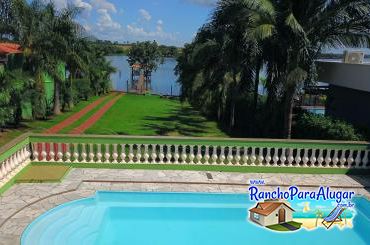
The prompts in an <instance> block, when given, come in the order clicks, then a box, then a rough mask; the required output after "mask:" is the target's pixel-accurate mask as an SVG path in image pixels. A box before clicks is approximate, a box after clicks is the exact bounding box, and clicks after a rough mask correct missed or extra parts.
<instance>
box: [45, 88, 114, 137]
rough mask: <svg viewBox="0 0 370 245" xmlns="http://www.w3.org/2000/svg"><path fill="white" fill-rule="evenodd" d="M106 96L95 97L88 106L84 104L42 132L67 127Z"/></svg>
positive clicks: (50, 132)
mask: <svg viewBox="0 0 370 245" xmlns="http://www.w3.org/2000/svg"><path fill="white" fill-rule="evenodd" d="M108 96H110V95H108ZM106 98H107V96H104V97H101V98H99V99H97V100H96V101H94V102H93V103H91V104H89V105H88V106H86V107H85V108H83V109H82V110H81V111H79V112H77V113H75V114H73V115H72V116H70V117H68V118H67V119H65V120H64V121H62V122H60V123H58V124H57V125H54V126H53V127H51V128H49V129H47V130H45V132H44V133H46V134H56V133H58V132H59V131H61V130H62V129H63V128H65V127H68V126H69V125H71V124H72V123H74V122H76V121H77V120H79V119H80V118H81V117H83V116H84V115H85V114H86V113H88V112H89V111H91V110H92V109H94V108H95V107H97V106H98V105H99V104H101V103H102V102H103V101H104V100H105V99H106Z"/></svg>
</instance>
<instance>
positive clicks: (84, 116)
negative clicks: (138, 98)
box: [59, 94, 113, 134]
mask: <svg viewBox="0 0 370 245" xmlns="http://www.w3.org/2000/svg"><path fill="white" fill-rule="evenodd" d="M112 97H113V94H112V95H109V96H107V98H105V99H104V101H103V102H102V103H101V104H99V105H98V106H96V107H95V108H94V109H92V110H91V111H89V112H88V113H86V114H85V115H83V116H82V117H81V118H80V119H78V120H77V121H76V122H74V123H72V124H71V125H69V126H67V127H65V128H64V129H62V130H61V131H60V132H59V133H61V134H66V133H70V131H72V130H73V129H74V128H76V127H78V126H80V125H81V124H82V123H84V122H85V121H86V120H87V119H88V118H90V117H91V116H92V115H94V113H95V112H97V111H98V110H99V109H100V108H102V107H103V106H104V105H105V104H106V103H107V102H108V101H109V100H110V99H112Z"/></svg>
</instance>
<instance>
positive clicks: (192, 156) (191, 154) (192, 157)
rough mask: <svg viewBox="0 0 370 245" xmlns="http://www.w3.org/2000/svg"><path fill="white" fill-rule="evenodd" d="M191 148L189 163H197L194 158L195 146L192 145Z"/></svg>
mask: <svg viewBox="0 0 370 245" xmlns="http://www.w3.org/2000/svg"><path fill="white" fill-rule="evenodd" d="M189 150H190V152H189V164H195V162H194V159H195V155H194V146H193V145H190V146H189Z"/></svg>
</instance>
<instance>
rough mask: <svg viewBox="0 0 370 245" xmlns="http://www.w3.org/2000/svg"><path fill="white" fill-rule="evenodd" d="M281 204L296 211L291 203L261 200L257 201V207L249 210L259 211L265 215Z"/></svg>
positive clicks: (258, 212)
mask: <svg viewBox="0 0 370 245" xmlns="http://www.w3.org/2000/svg"><path fill="white" fill-rule="evenodd" d="M281 205H284V206H286V207H288V208H289V209H291V210H292V211H294V210H293V209H292V208H291V207H290V206H289V205H287V204H286V203H284V202H260V203H257V205H256V207H254V208H251V209H250V210H249V211H250V212H252V213H257V214H260V215H263V216H267V215H270V214H271V213H272V212H274V211H275V210H276V209H277V208H278V207H280V206H281Z"/></svg>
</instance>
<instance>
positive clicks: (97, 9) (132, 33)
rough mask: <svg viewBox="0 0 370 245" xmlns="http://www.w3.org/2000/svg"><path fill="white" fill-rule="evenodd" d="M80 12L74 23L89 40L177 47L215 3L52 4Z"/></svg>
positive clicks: (122, 0) (114, 0) (66, 0)
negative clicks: (146, 42)
mask: <svg viewBox="0 0 370 245" xmlns="http://www.w3.org/2000/svg"><path fill="white" fill-rule="evenodd" d="M52 1H54V3H55V5H56V6H57V8H59V9H60V8H63V7H66V6H67V5H68V4H73V5H75V6H77V7H80V8H81V9H82V12H81V14H80V16H79V17H78V22H80V24H82V25H83V26H84V27H85V29H86V30H87V31H88V33H90V34H91V35H92V36H94V37H96V38H98V39H102V40H111V41H118V42H126V41H129V42H136V41H144V40H156V41H157V42H159V43H160V44H165V45H175V46H178V47H181V46H183V45H184V43H189V42H191V41H192V39H193V38H194V36H195V34H196V32H197V30H198V29H199V27H201V26H202V25H203V24H204V23H206V21H207V20H208V18H209V16H210V14H211V11H212V9H213V8H214V6H215V3H216V1H217V0H52Z"/></svg>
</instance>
